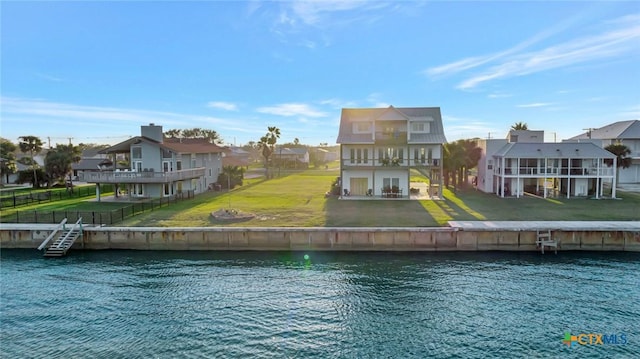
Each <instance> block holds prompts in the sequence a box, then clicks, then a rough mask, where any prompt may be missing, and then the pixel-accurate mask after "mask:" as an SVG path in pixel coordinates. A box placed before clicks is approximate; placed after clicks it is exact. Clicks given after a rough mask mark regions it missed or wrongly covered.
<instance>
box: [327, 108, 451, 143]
mask: <svg viewBox="0 0 640 359" xmlns="http://www.w3.org/2000/svg"><path fill="white" fill-rule="evenodd" d="M393 112H395V113H397V114H398V115H399V116H398V118H399V119H400V120H402V121H407V120H412V119H415V120H419V119H424V118H427V117H431V118H433V121H432V122H430V130H431V132H430V133H428V134H412V135H411V139H410V140H409V142H408V143H410V144H411V143H445V142H447V139H446V137H445V135H444V128H443V126H442V115H441V114H440V107H393V106H389V107H386V108H343V109H342V114H341V117H340V129H339V132H338V139H337V140H336V143H344V144H371V143H374V140H373V136H372V134H370V133H369V134H366V133H365V134H362V133H353V123H354V122H357V121H362V120H368V121H375V120H377V119H380V118H385V115H387V114H389V113H393ZM386 120H387V119H385V121H386Z"/></svg>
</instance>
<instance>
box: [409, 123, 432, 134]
mask: <svg viewBox="0 0 640 359" xmlns="http://www.w3.org/2000/svg"><path fill="white" fill-rule="evenodd" d="M411 132H429V123H428V122H412V123H411Z"/></svg>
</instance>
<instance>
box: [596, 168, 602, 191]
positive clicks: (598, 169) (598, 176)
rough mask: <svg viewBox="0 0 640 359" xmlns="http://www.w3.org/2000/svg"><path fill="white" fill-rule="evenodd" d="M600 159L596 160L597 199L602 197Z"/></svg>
mask: <svg viewBox="0 0 640 359" xmlns="http://www.w3.org/2000/svg"><path fill="white" fill-rule="evenodd" d="M600 161H601V159H599V158H598V160H597V161H596V199H599V198H600V193H599V192H600Z"/></svg>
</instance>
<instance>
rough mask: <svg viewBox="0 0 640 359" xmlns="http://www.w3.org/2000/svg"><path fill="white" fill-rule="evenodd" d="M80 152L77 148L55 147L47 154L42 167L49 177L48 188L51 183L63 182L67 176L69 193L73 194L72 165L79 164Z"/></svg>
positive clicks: (68, 146)
mask: <svg viewBox="0 0 640 359" xmlns="http://www.w3.org/2000/svg"><path fill="white" fill-rule="evenodd" d="M81 155H82V152H81V151H80V148H79V147H78V146H74V145H71V144H69V145H61V144H58V145H56V148H55V149H53V150H50V151H49V152H47V157H46V158H45V160H44V162H45V164H44V166H45V170H46V173H47V176H48V177H49V182H48V184H49V186H50V185H51V183H52V182H53V181H59V180H64V178H65V177H66V176H67V175H69V191H70V192H73V182H72V176H71V175H72V173H73V172H72V166H71V165H72V164H73V163H78V162H80V159H81V158H82V157H81Z"/></svg>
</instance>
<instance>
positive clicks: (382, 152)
mask: <svg viewBox="0 0 640 359" xmlns="http://www.w3.org/2000/svg"><path fill="white" fill-rule="evenodd" d="M403 158H404V149H403V148H397V147H388V148H379V149H378V160H380V162H381V163H385V162H388V161H382V160H389V159H397V160H399V161H400V162H402V161H403Z"/></svg>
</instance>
